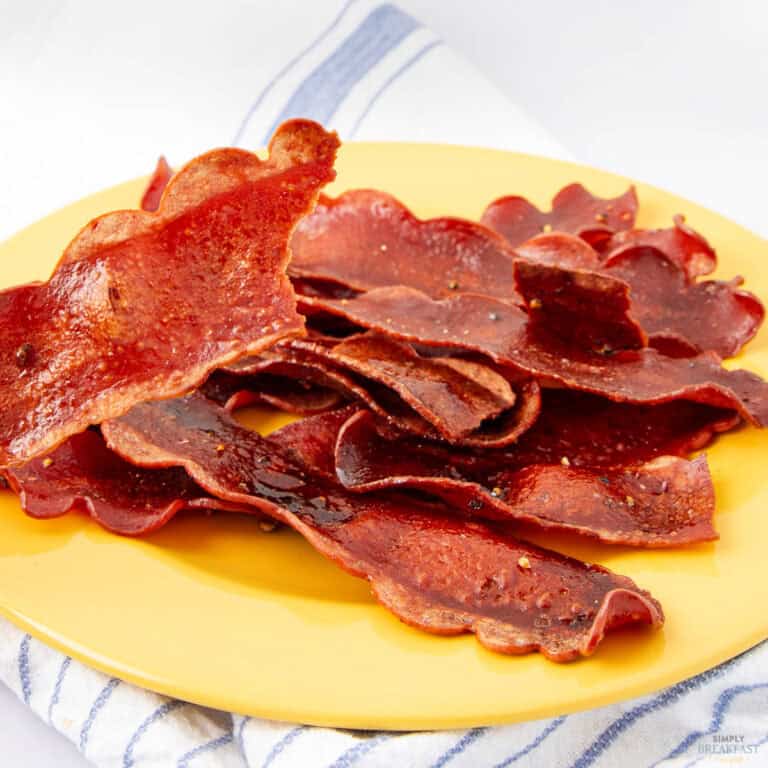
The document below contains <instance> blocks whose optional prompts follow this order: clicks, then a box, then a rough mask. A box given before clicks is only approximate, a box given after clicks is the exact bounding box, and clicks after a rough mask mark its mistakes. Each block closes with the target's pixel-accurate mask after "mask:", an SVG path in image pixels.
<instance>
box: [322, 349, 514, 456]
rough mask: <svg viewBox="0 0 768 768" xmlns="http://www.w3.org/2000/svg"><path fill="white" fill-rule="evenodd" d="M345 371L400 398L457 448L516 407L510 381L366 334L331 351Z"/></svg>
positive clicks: (478, 367)
mask: <svg viewBox="0 0 768 768" xmlns="http://www.w3.org/2000/svg"><path fill="white" fill-rule="evenodd" d="M331 357H332V358H333V359H334V360H336V361H337V362H338V363H339V364H340V365H341V366H343V367H345V368H348V369H350V370H352V371H355V372H356V373H358V374H360V375H362V376H365V377H366V378H368V379H372V380H374V381H377V382H379V383H380V384H383V385H384V386H386V387H388V388H389V389H391V390H393V391H394V392H396V393H397V395H399V396H400V397H401V398H402V399H403V400H404V401H405V402H406V403H407V404H408V405H409V406H410V407H411V408H413V410H414V411H416V413H418V414H419V415H420V416H421V417H422V418H424V419H425V420H426V421H428V422H429V423H430V424H432V425H433V426H434V427H435V428H436V429H437V430H438V432H439V433H440V434H441V435H442V437H443V438H445V439H446V440H448V441H449V442H456V441H458V440H460V439H461V438H463V437H466V436H468V435H469V434H470V433H472V432H473V431H475V430H476V429H478V428H479V427H480V426H481V425H482V424H483V422H484V421H486V420H487V419H492V418H494V417H495V416H498V415H499V414H501V413H502V411H505V410H507V409H509V408H511V407H512V406H513V405H514V404H515V399H516V398H515V392H514V390H513V389H512V387H511V386H510V385H509V383H508V382H507V380H506V379H504V378H503V377H502V376H500V375H499V374H497V373H495V372H494V371H493V370H492V369H490V368H488V367H487V366H482V365H479V364H475V365H472V364H471V363H467V364H466V365H467V366H469V367H470V369H466V368H465V369H464V370H462V369H461V368H460V366H457V365H455V364H453V365H452V364H450V363H444V362H442V361H441V360H440V359H439V358H432V359H430V358H423V357H420V356H419V355H417V354H416V352H414V351H413V348H412V347H411V346H410V345H409V344H406V343H404V342H400V341H395V340H392V339H388V338H385V337H383V336H375V335H372V334H363V335H360V336H354V337H352V338H350V339H346V340H344V341H343V342H342V343H341V344H338V345H337V346H335V347H334V348H333V349H332V350H331Z"/></svg>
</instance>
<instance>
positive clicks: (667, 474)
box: [335, 411, 717, 547]
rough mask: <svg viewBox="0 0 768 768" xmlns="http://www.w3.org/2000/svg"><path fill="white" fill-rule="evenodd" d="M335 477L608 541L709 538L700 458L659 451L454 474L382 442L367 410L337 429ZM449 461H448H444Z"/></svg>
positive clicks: (710, 493)
mask: <svg viewBox="0 0 768 768" xmlns="http://www.w3.org/2000/svg"><path fill="white" fill-rule="evenodd" d="M335 456H336V458H335V463H336V472H337V475H338V477H339V480H340V481H341V482H342V483H343V484H344V485H345V486H346V487H347V488H350V489H353V490H356V491H371V490H391V489H397V488H411V489H414V490H418V491H423V492H426V493H429V494H432V495H434V496H437V497H439V498H441V499H443V500H444V501H446V502H447V503H448V504H450V505H451V507H452V508H454V509H455V510H457V511H458V513H459V514H463V515H466V516H469V517H479V518H484V519H490V520H501V521H507V522H509V521H512V522H515V521H519V522H526V523H532V524H534V525H536V526H538V527H540V528H547V529H554V530H563V531H570V532H575V533H579V534H584V535H587V536H592V537H595V538H597V539H599V540H600V541H603V542H607V543H611V544H627V545H631V546H639V547H672V546H679V545H681V544H690V543H693V542H698V541H710V540H712V539H716V538H717V533H716V531H715V529H714V527H713V524H712V515H713V514H714V510H715V495H714V489H713V486H712V479H711V477H710V474H709V469H708V467H707V462H706V458H705V457H704V456H700V457H699V458H697V459H695V460H694V461H686V460H685V459H680V458H676V457H672V456H664V457H660V458H657V459H655V460H654V461H652V462H649V463H647V464H642V465H640V466H637V467H621V468H618V469H604V468H602V469H601V468H598V469H593V468H588V469H587V468H579V467H571V466H570V465H568V466H566V465H563V464H561V463H558V464H552V465H545V464H532V465H529V466H526V467H523V468H517V469H510V468H508V467H507V466H506V464H505V461H504V456H503V455H500V456H498V457H497V458H496V459H495V460H494V457H492V456H491V455H486V456H485V457H483V458H484V460H483V459H480V460H479V461H478V462H477V464H476V465H475V466H474V467H467V468H466V469H464V470H463V471H462V468H461V467H460V466H457V464H456V463H455V462H450V463H447V462H445V461H440V460H439V459H438V458H437V457H436V455H435V454H434V453H433V454H429V453H426V452H423V451H421V450H419V448H418V447H417V446H413V445H411V446H409V445H408V444H407V443H406V442H405V441H402V440H401V441H394V442H392V441H387V440H384V439H382V438H381V437H380V436H379V435H378V433H377V431H376V428H375V425H374V421H373V417H372V415H371V413H370V412H368V411H359V412H358V413H356V414H354V415H353V416H351V417H350V418H349V420H348V421H347V422H346V423H345V424H344V425H343V426H342V427H341V429H340V430H339V433H338V438H337V442H336V454H335ZM446 458H447V457H446Z"/></svg>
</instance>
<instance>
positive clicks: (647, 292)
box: [603, 246, 765, 357]
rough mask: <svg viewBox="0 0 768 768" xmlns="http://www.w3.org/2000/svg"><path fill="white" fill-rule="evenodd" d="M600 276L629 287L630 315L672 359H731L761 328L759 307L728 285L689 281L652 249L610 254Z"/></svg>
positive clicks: (735, 284)
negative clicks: (705, 354)
mask: <svg viewBox="0 0 768 768" xmlns="http://www.w3.org/2000/svg"><path fill="white" fill-rule="evenodd" d="M603 272H604V273H605V274H607V275H610V276H611V277H616V278H619V279H620V280H623V281H624V282H625V283H626V284H627V285H629V286H630V288H631V295H632V313H633V315H634V316H635V317H636V318H637V320H638V321H639V323H640V324H641V325H642V327H643V329H644V330H645V331H646V332H647V333H648V335H649V336H650V338H651V343H652V344H653V346H655V347H657V348H658V349H661V350H663V351H667V353H668V354H669V352H670V350H677V352H676V354H680V355H683V354H687V355H692V354H694V355H695V354H696V353H698V352H702V351H705V350H712V351H713V352H716V353H717V354H718V355H720V356H721V357H731V356H733V355H735V354H736V353H738V352H739V350H740V349H741V348H742V347H743V346H744V345H745V344H746V343H747V342H748V341H749V340H750V339H752V338H753V337H754V335H755V334H756V333H757V331H758V330H759V328H760V326H761V325H762V322H763V319H764V317H765V309H764V307H763V304H762V302H761V301H760V300H759V299H758V298H757V297H756V296H754V294H752V293H749V292H748V291H744V290H741V289H740V287H739V286H740V285H741V283H742V280H741V278H735V279H734V280H732V281H731V282H722V281H716V280H705V281H701V282H689V280H688V278H687V277H686V274H685V272H683V270H682V269H681V267H680V266H678V265H677V264H676V263H675V262H674V261H672V260H670V259H669V258H668V257H667V256H665V255H664V254H663V253H662V252H661V251H660V250H658V249H657V248H654V247H646V246H636V247H632V248H626V249H623V250H622V251H621V252H617V253H614V255H613V256H611V258H610V260H609V261H608V262H606V264H605V266H604V267H603Z"/></svg>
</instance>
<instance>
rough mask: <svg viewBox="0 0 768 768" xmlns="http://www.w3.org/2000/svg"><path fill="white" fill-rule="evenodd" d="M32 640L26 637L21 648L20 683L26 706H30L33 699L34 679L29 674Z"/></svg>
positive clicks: (23, 638)
mask: <svg viewBox="0 0 768 768" xmlns="http://www.w3.org/2000/svg"><path fill="white" fill-rule="evenodd" d="M31 639H32V638H31V637H30V636H29V635H24V637H22V638H21V645H20V646H19V660H18V664H19V682H20V683H21V696H22V698H23V699H24V703H25V704H29V700H30V698H32V678H31V676H30V672H29V641H30V640H31Z"/></svg>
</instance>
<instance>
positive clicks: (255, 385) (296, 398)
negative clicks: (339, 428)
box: [200, 371, 343, 415]
mask: <svg viewBox="0 0 768 768" xmlns="http://www.w3.org/2000/svg"><path fill="white" fill-rule="evenodd" d="M200 391H201V392H202V393H203V394H204V395H205V396H206V397H208V398H210V399H211V400H213V401H214V402H217V403H219V405H223V406H224V408H226V409H227V410H228V411H230V412H231V411H235V410H237V409H238V408H245V407H247V406H249V405H269V406H272V407H273V408H277V409H279V410H281V411H287V412H288V413H296V414H302V415H309V414H312V413H324V412H325V411H329V410H332V409H333V408H337V407H338V406H339V405H340V404H341V402H342V400H343V398H342V395H341V393H339V392H337V391H335V390H333V389H329V388H328V387H324V386H321V385H317V384H312V383H311V382H308V381H302V380H301V379H295V378H292V377H286V376H273V375H271V374H268V373H266V374H261V375H255V376H249V375H245V376H241V375H236V374H232V373H228V372H227V371H214V372H213V374H212V375H211V377H210V378H209V379H208V380H207V381H206V382H205V384H203V385H202V386H201V387H200Z"/></svg>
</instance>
